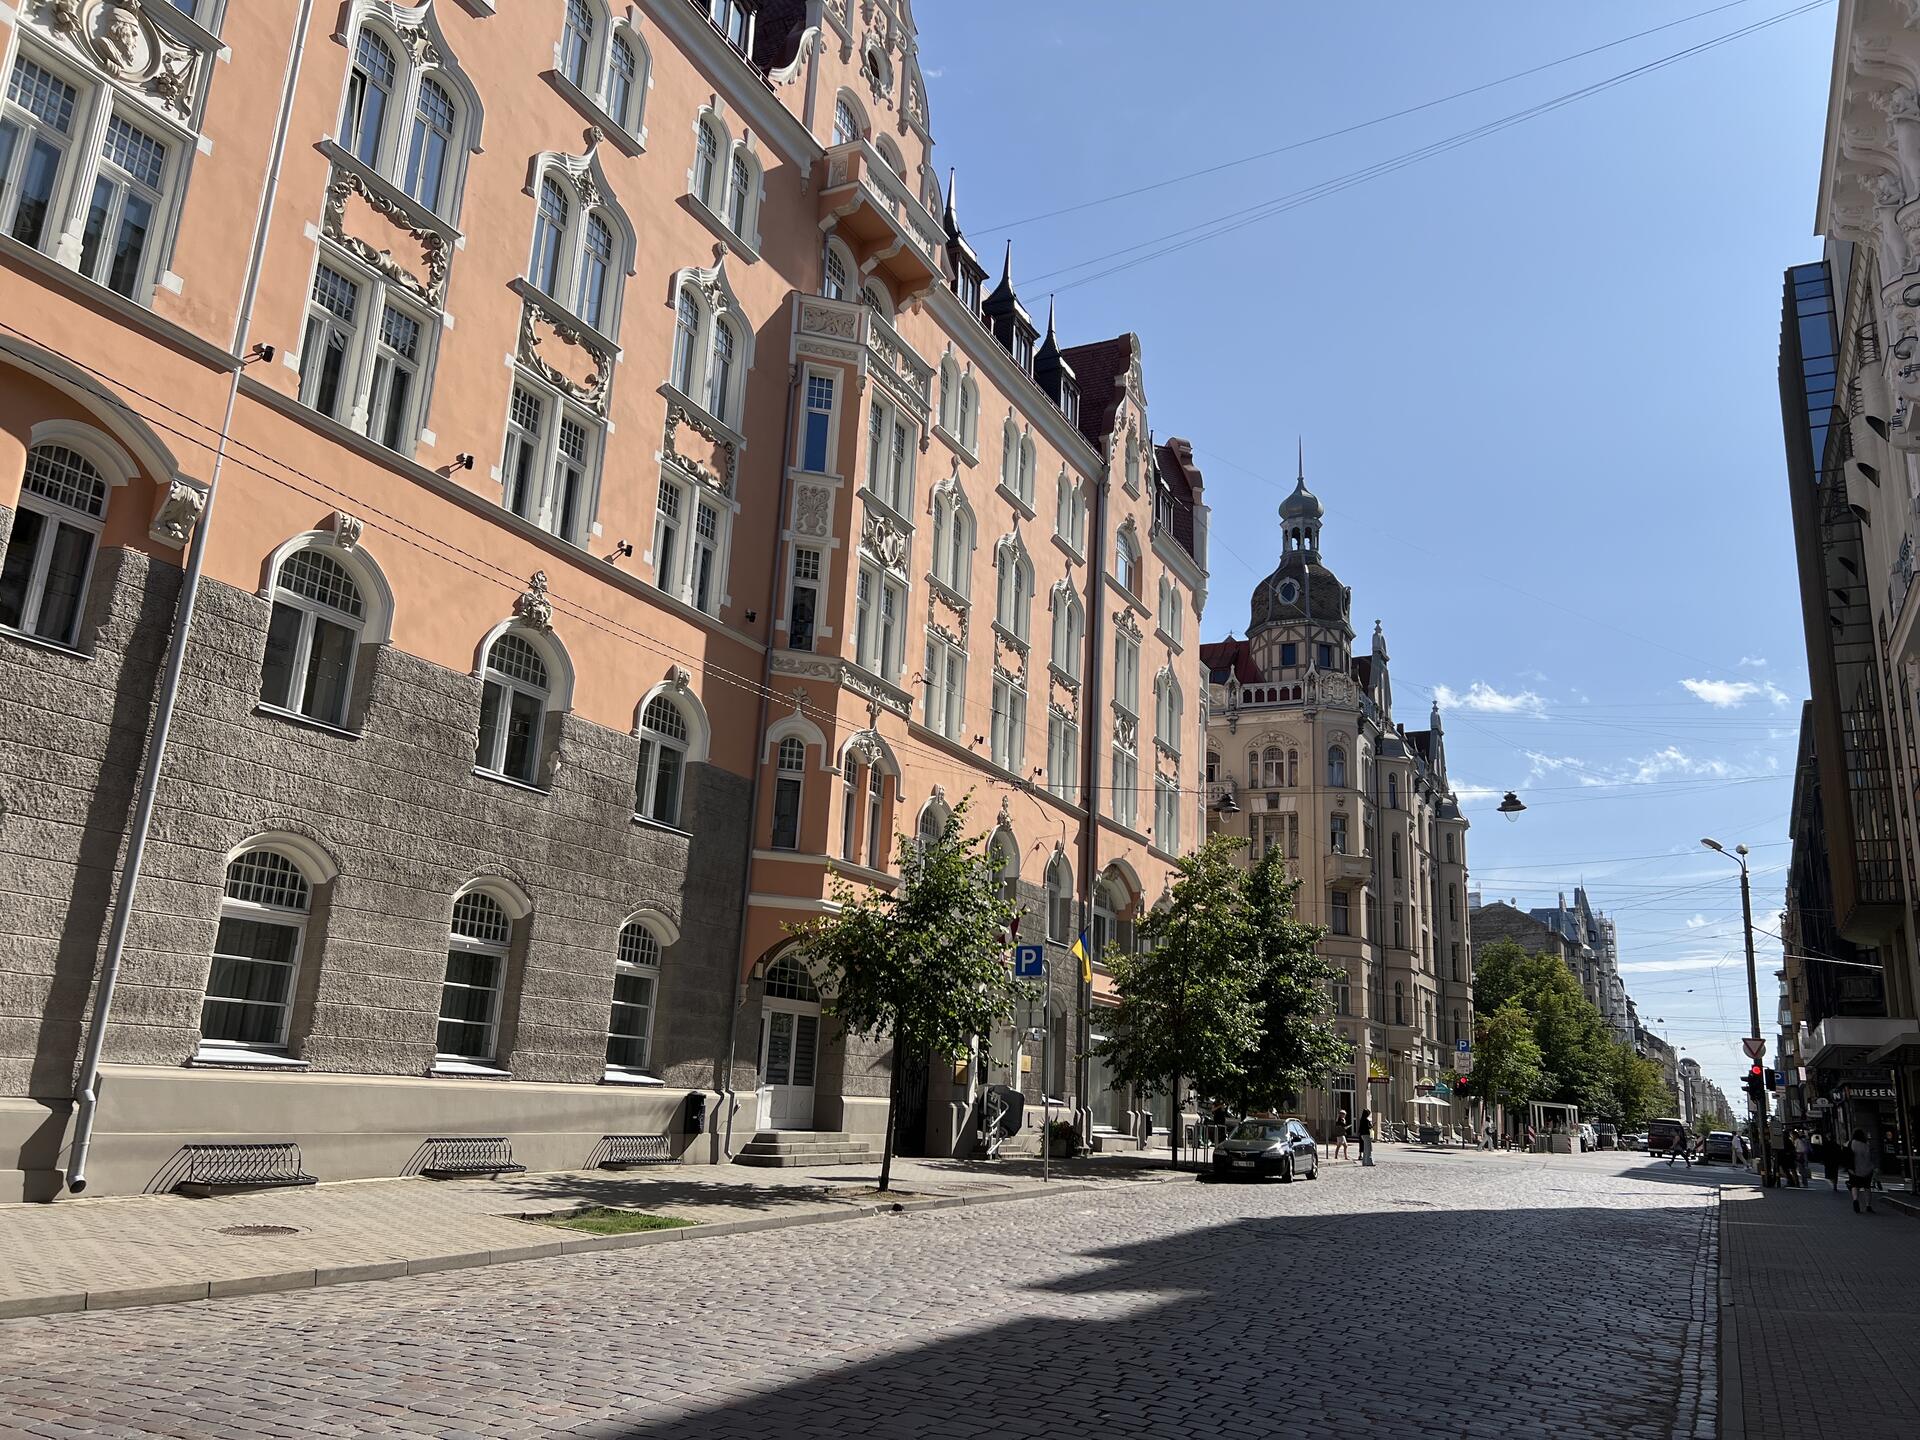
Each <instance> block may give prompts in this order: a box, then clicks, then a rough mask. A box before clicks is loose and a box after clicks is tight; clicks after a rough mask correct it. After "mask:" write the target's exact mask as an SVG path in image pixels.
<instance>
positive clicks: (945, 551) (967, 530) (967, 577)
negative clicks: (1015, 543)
mask: <svg viewBox="0 0 1920 1440" xmlns="http://www.w3.org/2000/svg"><path fill="white" fill-rule="evenodd" d="M972 572H973V511H972V510H970V509H968V508H967V502H966V498H965V496H964V495H962V493H961V491H960V487H959V485H958V484H954V483H951V482H949V484H948V485H947V486H946V487H945V488H943V489H941V490H940V491H939V492H937V493H936V494H935V495H934V498H933V578H934V579H936V580H938V581H939V582H940V583H941V584H943V585H945V586H947V587H948V588H949V589H951V590H952V591H953V592H954V593H955V594H956V595H959V596H960V597H962V598H963V599H964V598H965V597H966V596H967V594H968V592H969V591H970V590H971V589H972Z"/></svg>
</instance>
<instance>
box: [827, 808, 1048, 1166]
mask: <svg viewBox="0 0 1920 1440" xmlns="http://www.w3.org/2000/svg"><path fill="white" fill-rule="evenodd" d="M966 812H967V802H966V801H964V800H963V801H961V802H960V803H959V804H958V805H955V806H954V807H953V810H952V813H951V814H949V815H948V817H947V823H946V825H945V826H944V827H943V828H942V830H941V832H940V834H939V835H937V836H930V837H926V838H923V839H920V840H908V839H907V838H905V837H904V836H903V837H900V841H899V869H900V877H901V879H900V885H899V887H898V888H897V889H895V890H893V891H892V892H888V891H884V890H870V889H866V888H864V887H856V886H854V885H852V884H851V883H849V882H848V881H847V880H846V879H845V878H843V877H841V876H837V875H836V876H835V877H834V882H833V899H834V903H835V905H836V907H837V908H836V910H835V912H834V913H831V914H827V915H820V916H816V917H815V918H813V919H812V920H809V921H807V922H805V923H804V924H800V925H795V926H792V927H790V928H791V930H792V932H793V934H794V935H795V936H796V937H797V938H798V939H799V941H800V944H801V945H802V946H803V947H804V949H805V951H806V953H807V955H808V956H809V957H810V958H811V959H812V961H813V962H814V964H815V965H817V966H818V967H819V970H820V973H821V979H822V982H823V983H822V984H821V987H820V993H821V998H822V1002H823V1007H824V1008H825V1010H826V1011H827V1013H828V1014H829V1015H831V1016H833V1017H834V1018H835V1019H836V1020H837V1021H838V1022H839V1023H840V1026H841V1029H842V1030H843V1031H845V1032H846V1033H849V1034H853V1035H859V1036H863V1037H867V1038H874V1039H877V1038H881V1037H885V1038H887V1039H890V1040H891V1041H892V1042H893V1064H892V1066H891V1070H892V1077H891V1079H890V1080H889V1082H888V1087H887V1122H886V1140H885V1144H884V1145H883V1147H882V1153H881V1159H880V1188H881V1189H882V1190H883V1191H884V1190H886V1189H887V1188H888V1186H889V1185H890V1183H891V1181H892V1176H893V1148H894V1137H893V1116H894V1109H895V1102H896V1101H897V1100H898V1098H899V1095H900V1057H901V1056H903V1055H916V1054H932V1055H958V1054H961V1053H963V1052H964V1051H965V1050H966V1048H967V1046H968V1044H969V1042H971V1041H972V1040H973V1039H974V1037H976V1036H979V1035H985V1034H988V1033H990V1032H991V1030H992V1028H993V1026H994V1025H995V1024H996V1023H1000V1022H1003V1021H1005V1020H1007V1019H1008V1018H1010V1017H1011V1015H1012V1014H1013V1007H1014V1002H1015V1000H1016V999H1017V998H1018V997H1019V995H1020V994H1021V993H1022V990H1023V986H1024V982H1021V981H1018V980H1015V979H1014V978H1013V972H1012V970H1011V968H1010V967H1009V966H1008V964H1007V931H1008V929H1009V927H1010V926H1011V925H1012V923H1013V917H1014V907H1013V906H1012V905H1010V904H1009V903H1007V902H1006V901H1005V900H1003V899H1002V898H1001V895H1000V883H999V875H998V864H997V862H996V860H995V858H994V856H993V853H992V851H991V849H990V847H989V845H988V843H987V841H986V840H985V839H984V838H982V837H978V836H975V837H972V838H968V837H967V836H966V835H965V833H964V830H963V825H964V822H965V818H966Z"/></svg>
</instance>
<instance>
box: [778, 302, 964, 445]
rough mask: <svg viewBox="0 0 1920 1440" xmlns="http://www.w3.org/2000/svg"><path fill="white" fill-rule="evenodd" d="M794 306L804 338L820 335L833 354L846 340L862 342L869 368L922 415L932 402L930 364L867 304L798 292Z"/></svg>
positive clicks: (931, 368)
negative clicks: (830, 347)
mask: <svg viewBox="0 0 1920 1440" xmlns="http://www.w3.org/2000/svg"><path fill="white" fill-rule="evenodd" d="M794 311H795V316H794V328H795V330H796V331H797V332H798V333H799V335H800V337H801V342H802V344H804V343H805V342H806V340H807V339H808V338H809V337H811V338H814V339H817V340H822V341H825V342H827V343H828V344H829V345H830V346H832V347H834V349H833V351H832V352H830V353H836V354H838V353H840V350H841V349H842V348H843V347H844V346H845V345H846V344H848V343H852V344H854V345H858V346H860V347H861V349H862V350H863V351H864V353H865V360H866V365H867V369H868V370H869V371H870V372H871V373H873V374H875V375H876V376H878V378H879V379H880V381H881V383H882V384H884V385H886V387H887V388H888V389H889V390H892V391H893V392H894V393H895V394H896V395H897V396H898V397H899V398H900V399H902V400H904V401H906V402H907V403H908V404H910V405H913V406H915V407H917V408H918V409H919V411H920V413H921V414H922V415H923V416H924V415H925V414H926V413H927V410H928V407H929V406H930V405H931V404H932V403H933V402H932V395H933V367H932V366H931V365H929V364H928V363H927V362H926V361H925V360H923V359H921V358H920V352H919V351H917V350H915V349H914V348H913V347H912V346H911V345H909V344H908V343H907V342H906V341H905V340H904V339H903V338H902V337H901V335H900V332H899V331H897V330H895V329H894V328H893V326H891V325H889V324H888V323H887V322H886V320H885V319H884V318H882V317H881V315H880V313H879V312H878V311H876V310H875V309H874V308H873V307H872V306H871V305H867V304H863V303H861V302H859V301H856V300H829V299H827V298H826V297H825V296H822V295H800V294H796V295H795V296H794Z"/></svg>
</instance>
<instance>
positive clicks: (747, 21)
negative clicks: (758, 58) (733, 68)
mask: <svg viewBox="0 0 1920 1440" xmlns="http://www.w3.org/2000/svg"><path fill="white" fill-rule="evenodd" d="M707 18H708V19H709V20H711V21H713V28H714V29H716V30H718V31H719V32H720V33H721V34H722V35H724V36H726V37H727V43H728V44H729V45H731V46H733V48H734V49H736V50H738V51H739V52H740V53H741V54H742V55H745V54H746V53H747V50H748V47H749V46H751V45H752V43H753V11H752V10H750V9H748V8H747V5H746V4H745V0H707Z"/></svg>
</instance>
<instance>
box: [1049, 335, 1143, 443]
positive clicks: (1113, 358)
mask: <svg viewBox="0 0 1920 1440" xmlns="http://www.w3.org/2000/svg"><path fill="white" fill-rule="evenodd" d="M1060 357H1061V358H1062V359H1063V360H1065V361H1066V362H1067V363H1068V364H1069V365H1071V366H1072V367H1073V373H1074V374H1075V375H1078V376H1079V377H1080V433H1081V434H1082V435H1084V436H1086V437H1087V439H1089V440H1090V441H1092V442H1093V445H1094V448H1095V449H1098V450H1105V449H1106V443H1107V436H1109V435H1111V434H1112V433H1113V416H1114V412H1115V411H1117V410H1118V409H1119V408H1120V402H1121V401H1122V400H1124V399H1125V398H1126V394H1127V368H1128V367H1129V366H1130V365H1132V364H1133V336H1132V335H1131V334H1128V335H1116V336H1114V337H1113V339H1111V340H1096V341H1095V342H1094V343H1093V344H1091V345H1069V346H1068V347H1067V348H1066V349H1064V350H1062V351H1061V352H1060Z"/></svg>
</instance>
